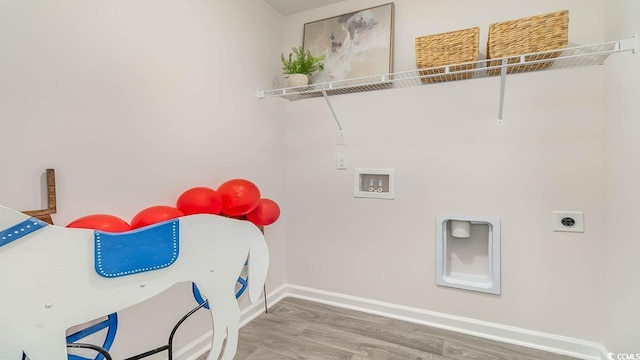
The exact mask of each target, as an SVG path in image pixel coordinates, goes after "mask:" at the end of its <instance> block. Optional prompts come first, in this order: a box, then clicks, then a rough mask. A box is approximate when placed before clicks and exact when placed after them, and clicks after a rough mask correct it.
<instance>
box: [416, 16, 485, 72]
mask: <svg viewBox="0 0 640 360" xmlns="http://www.w3.org/2000/svg"><path fill="white" fill-rule="evenodd" d="M479 36H480V28H479V27H474V28H471V29H466V30H458V31H451V32H447V33H442V34H434V35H427V36H422V37H418V38H416V65H417V66H418V69H421V70H420V75H422V76H426V75H433V74H442V73H444V67H443V66H445V65H452V64H460V63H467V62H474V61H478V46H479ZM434 67H438V68H435V69H432V68H434ZM473 68H475V64H466V65H459V66H452V67H450V71H452V72H453V71H461V70H470V69H473ZM472 75H473V73H472V72H466V73H462V74H449V75H443V76H430V77H427V78H423V79H422V82H423V83H436V82H442V81H451V80H462V79H468V78H470V77H471V76H472Z"/></svg>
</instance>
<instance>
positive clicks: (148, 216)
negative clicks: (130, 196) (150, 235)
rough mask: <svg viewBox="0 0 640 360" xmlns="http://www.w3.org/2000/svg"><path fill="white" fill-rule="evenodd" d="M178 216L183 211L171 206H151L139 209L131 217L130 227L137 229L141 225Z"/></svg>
mask: <svg viewBox="0 0 640 360" xmlns="http://www.w3.org/2000/svg"><path fill="white" fill-rule="evenodd" d="M180 216H184V213H182V211H180V210H178V209H176V208H174V207H172V206H166V205H158V206H151V207H148V208H146V209H144V210H142V211H140V212H139V213H137V214H136V215H135V216H134V217H133V219H131V228H132V229H137V228H141V227H143V226H149V225H152V224H155V223H159V222H162V221H167V220H171V219H175V218H178V217H180Z"/></svg>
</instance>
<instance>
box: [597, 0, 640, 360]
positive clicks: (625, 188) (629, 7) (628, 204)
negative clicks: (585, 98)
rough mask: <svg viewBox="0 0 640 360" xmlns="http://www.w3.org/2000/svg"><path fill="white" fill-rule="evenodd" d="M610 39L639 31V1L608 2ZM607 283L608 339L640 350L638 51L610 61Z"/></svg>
mask: <svg viewBox="0 0 640 360" xmlns="http://www.w3.org/2000/svg"><path fill="white" fill-rule="evenodd" d="M606 10H607V11H606V20H607V21H606V37H607V39H610V40H613V39H622V38H628V37H630V36H631V35H633V34H634V33H636V34H637V33H639V32H640V2H638V1H636V0H616V1H611V2H608V3H607V7H606ZM606 67H607V80H606V115H607V127H606V129H607V132H606V138H605V141H606V157H605V160H606V162H605V185H606V188H605V190H606V191H605V194H606V199H607V211H606V213H605V224H606V230H607V236H606V239H607V243H606V246H605V252H604V254H605V257H604V262H605V264H606V265H605V271H604V273H603V277H602V278H603V282H604V291H603V292H604V299H605V301H604V309H603V310H604V311H603V313H604V320H605V322H604V343H605V345H606V346H607V348H608V349H609V351H613V352H616V353H623V352H624V353H638V352H640V344H639V343H638V339H640V328H639V327H638V319H640V310H639V308H638V304H639V303H640V285H639V284H640V283H639V282H638V279H639V278H640V260H639V259H638V254H640V243H639V242H638V236H637V235H636V234H635V233H634V229H633V224H636V223H637V219H638V217H640V191H638V184H640V168H639V167H638V164H639V161H640V142H639V141H638V134H640V122H639V121H638V111H640V105H638V95H639V94H640V55H639V54H636V55H633V56H632V55H624V56H616V57H614V58H611V59H610V60H609V61H607V64H606Z"/></svg>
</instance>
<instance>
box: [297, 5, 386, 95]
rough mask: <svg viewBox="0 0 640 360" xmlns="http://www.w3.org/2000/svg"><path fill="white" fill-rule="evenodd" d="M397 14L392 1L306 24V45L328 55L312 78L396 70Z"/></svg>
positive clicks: (338, 78) (315, 52)
mask: <svg viewBox="0 0 640 360" xmlns="http://www.w3.org/2000/svg"><path fill="white" fill-rule="evenodd" d="M394 15H395V4H394V3H388V4H383V5H379V6H375V7H371V8H367V9H363V10H358V11H353V12H350V13H346V14H342V15H338V16H334V17H330V18H326V19H322V20H317V21H313V22H309V23H306V24H304V33H303V41H302V46H303V48H304V49H305V50H309V51H311V53H312V54H313V55H314V56H324V57H325V58H324V70H321V71H319V72H318V73H316V74H315V75H314V76H313V79H312V82H313V83H322V82H330V81H341V80H348V79H355V78H361V77H367V76H374V75H383V74H388V73H391V72H393V32H394Z"/></svg>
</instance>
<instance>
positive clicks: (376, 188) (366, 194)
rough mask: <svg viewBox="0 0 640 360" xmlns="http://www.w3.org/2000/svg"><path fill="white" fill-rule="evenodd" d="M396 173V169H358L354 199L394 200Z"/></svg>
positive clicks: (354, 186) (354, 184)
mask: <svg viewBox="0 0 640 360" xmlns="http://www.w3.org/2000/svg"><path fill="white" fill-rule="evenodd" d="M395 173H396V172H395V170H394V169H361V168H357V169H356V170H355V178H354V180H353V197H356V198H373V199H389V200H391V199H394V198H395Z"/></svg>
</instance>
